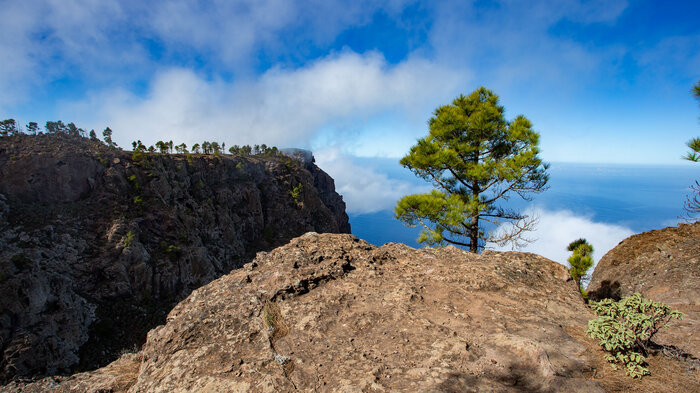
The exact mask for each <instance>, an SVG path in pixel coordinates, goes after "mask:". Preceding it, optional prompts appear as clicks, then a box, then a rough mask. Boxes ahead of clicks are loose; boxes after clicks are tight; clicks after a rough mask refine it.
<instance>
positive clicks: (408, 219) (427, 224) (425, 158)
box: [395, 87, 549, 252]
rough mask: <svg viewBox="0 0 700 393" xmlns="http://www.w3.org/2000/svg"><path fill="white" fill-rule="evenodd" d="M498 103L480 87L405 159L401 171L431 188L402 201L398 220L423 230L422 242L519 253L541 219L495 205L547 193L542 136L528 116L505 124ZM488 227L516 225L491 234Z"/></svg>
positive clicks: (440, 114) (437, 120)
mask: <svg viewBox="0 0 700 393" xmlns="http://www.w3.org/2000/svg"><path fill="white" fill-rule="evenodd" d="M503 111H504V108H503V107H502V106H500V105H498V96H497V95H495V94H493V92H491V91H490V90H487V89H486V88H484V87H481V88H479V89H477V90H475V91H474V92H473V93H471V94H470V95H469V96H464V95H461V96H459V97H457V98H456V99H455V100H454V101H453V102H452V104H451V105H445V106H441V107H439V108H437V109H436V110H435V113H434V116H433V117H432V118H431V119H430V121H429V129H430V131H429V134H428V136H426V137H425V138H422V139H420V140H419V141H418V143H417V144H416V145H415V146H413V147H412V148H411V150H410V152H409V153H408V154H407V155H406V156H405V157H403V158H402V159H401V165H403V166H404V167H406V168H408V169H410V170H411V171H413V172H414V173H415V174H416V175H417V176H419V177H421V178H423V179H424V180H426V181H429V182H431V183H432V184H433V186H434V187H435V189H434V190H433V191H432V192H430V193H428V194H416V195H408V196H405V197H403V198H402V199H401V200H399V201H398V203H397V205H396V209H395V213H396V218H398V219H400V220H402V221H404V222H405V223H407V224H408V225H411V226H416V225H422V226H423V228H424V230H423V232H422V233H421V236H420V237H419V238H418V241H419V242H422V243H427V244H430V245H434V244H444V243H450V244H455V245H459V246H465V247H469V250H470V251H472V252H478V251H479V249H481V248H483V247H484V244H485V243H487V242H495V243H499V244H506V243H508V242H511V243H514V244H515V245H521V242H522V241H526V239H524V238H523V237H522V235H523V234H524V232H525V231H527V230H531V229H532V228H533V227H534V224H535V221H536V220H535V219H533V218H530V217H527V216H525V215H523V214H520V213H518V212H516V211H513V210H507V209H505V208H503V207H501V206H498V205H497V203H498V202H500V201H501V200H507V199H508V198H509V196H510V195H511V194H517V195H518V196H520V197H522V198H523V199H526V200H529V199H530V198H531V197H530V196H529V194H531V193H539V192H541V191H543V190H545V189H546V184H547V181H548V178H549V177H548V175H547V174H546V169H547V167H548V165H547V164H544V163H543V162H542V160H541V159H540V158H539V148H538V143H539V134H537V133H536V132H535V131H533V129H532V125H531V123H530V121H529V120H528V119H526V118H525V117H524V116H518V117H516V118H515V119H514V120H513V121H510V122H509V121H506V120H505V118H504V116H503ZM484 222H486V223H491V224H493V225H494V226H496V225H500V224H503V223H510V224H511V228H510V229H509V230H503V228H504V227H501V230H500V231H498V232H497V233H492V234H487V233H486V231H485V228H484Z"/></svg>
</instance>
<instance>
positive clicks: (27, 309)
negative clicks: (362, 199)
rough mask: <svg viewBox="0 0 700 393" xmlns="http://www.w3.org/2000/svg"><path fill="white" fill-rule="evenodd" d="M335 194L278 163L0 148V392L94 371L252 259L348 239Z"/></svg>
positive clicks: (80, 148) (64, 146)
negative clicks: (15, 382)
mask: <svg viewBox="0 0 700 393" xmlns="http://www.w3.org/2000/svg"><path fill="white" fill-rule="evenodd" d="M333 188H334V184H333V181H332V179H330V177H328V175H326V174H325V173H324V172H323V171H321V170H320V169H319V168H317V167H316V166H315V165H313V163H312V162H309V163H306V162H300V161H298V160H294V159H292V158H289V157H286V156H230V155H224V156H219V157H217V156H214V155H184V154H174V155H163V154H146V155H141V156H138V155H136V156H132V154H131V152H124V151H121V150H116V149H110V148H108V147H107V146H105V145H103V144H101V143H99V142H93V141H90V140H88V139H86V138H80V137H71V136H67V135H60V134H59V135H39V136H29V135H22V136H14V137H3V138H0V351H1V357H0V382H2V381H7V380H9V379H12V378H14V377H30V376H37V375H53V374H57V373H70V372H72V371H74V370H75V369H76V368H79V369H89V368H96V367H98V366H101V365H105V364H107V363H108V362H109V361H111V360H114V359H115V358H116V357H118V355H119V353H120V352H121V351H122V350H124V349H131V348H132V347H133V346H134V345H140V344H142V343H143V342H144V341H145V336H146V333H147V332H148V331H149V330H150V329H151V328H152V327H154V326H156V325H157V324H159V323H162V322H163V320H164V317H165V315H166V314H167V312H168V311H169V310H170V309H171V308H172V306H173V305H174V304H175V303H176V302H177V301H179V300H181V299H182V298H184V297H185V296H186V295H188V294H189V293H190V292H191V291H192V290H193V289H195V288H198V287H200V286H201V285H203V284H206V283H208V282H210V281H211V280H213V279H215V278H218V277H220V276H222V275H223V274H226V273H228V272H230V271H231V269H233V268H236V267H240V266H242V265H243V264H244V263H245V262H248V261H250V259H252V258H253V257H254V255H255V253H256V252H257V251H259V250H262V249H271V248H272V247H274V246H276V245H279V244H283V243H285V242H287V241H288V240H289V239H291V238H293V237H295V236H299V235H301V234H303V233H305V232H308V231H316V232H349V230H350V226H349V224H348V217H347V215H346V214H345V204H344V203H343V201H342V198H341V197H340V196H339V195H338V194H337V193H336V192H335V190H334V189H333ZM295 190H296V191H295Z"/></svg>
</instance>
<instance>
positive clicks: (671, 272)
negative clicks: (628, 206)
mask: <svg viewBox="0 0 700 393" xmlns="http://www.w3.org/2000/svg"><path fill="white" fill-rule="evenodd" d="M588 290H589V292H590V293H591V297H592V298H593V299H594V300H597V299H601V298H607V297H609V298H615V299H619V298H620V297H624V296H629V295H631V294H633V293H635V292H639V293H641V294H642V295H643V296H644V297H646V298H649V299H652V300H655V301H660V302H664V303H666V304H668V305H670V306H671V307H672V308H674V309H677V310H680V311H682V312H684V313H685V316H684V317H683V319H682V320H680V321H678V320H673V321H671V326H670V327H669V328H668V329H665V330H662V331H661V332H660V333H659V335H658V336H655V341H657V342H659V343H660V344H665V345H673V346H676V347H677V348H680V349H681V350H683V351H684V352H686V353H689V354H691V355H692V356H694V357H695V358H700V222H698V223H695V224H679V225H678V226H677V227H669V228H665V229H661V230H656V231H650V232H645V233H641V234H638V235H634V236H631V237H629V238H627V239H625V240H623V241H622V242H621V243H620V244H618V245H617V246H616V247H615V248H613V249H612V250H610V251H609V252H608V253H607V254H605V256H603V258H602V259H601V260H600V262H598V265H597V266H596V268H595V271H594V272H593V276H592V278H591V283H590V284H589V286H588Z"/></svg>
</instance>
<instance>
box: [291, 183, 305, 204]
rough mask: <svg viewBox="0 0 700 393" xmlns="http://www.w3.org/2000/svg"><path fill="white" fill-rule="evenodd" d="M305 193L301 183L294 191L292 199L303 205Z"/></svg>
mask: <svg viewBox="0 0 700 393" xmlns="http://www.w3.org/2000/svg"><path fill="white" fill-rule="evenodd" d="M303 192H304V185H303V184H301V183H299V184H297V185H296V187H294V188H293V189H292V192H291V194H292V198H293V199H294V202H296V203H301V202H302V201H303V200H304V199H303V198H302V193H303Z"/></svg>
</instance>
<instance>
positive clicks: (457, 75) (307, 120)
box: [65, 51, 468, 147]
mask: <svg viewBox="0 0 700 393" xmlns="http://www.w3.org/2000/svg"><path fill="white" fill-rule="evenodd" d="M467 75H468V74H467V73H465V72H456V71H453V70H451V69H448V68H442V67H440V66H438V65H436V64H434V63H432V62H430V61H428V60H425V59H422V58H410V59H408V60H406V61H404V62H401V63H399V64H395V65H389V64H388V63H387V62H386V60H385V59H384V57H383V56H382V55H381V54H378V53H374V52H371V53H365V54H358V53H355V52H352V51H344V52H342V53H339V54H331V55H329V56H327V57H325V58H322V59H320V60H318V61H316V62H313V63H311V64H309V65H308V66H305V67H301V68H297V69H285V68H280V67H275V68H272V69H270V70H268V71H266V72H265V73H263V74H262V75H260V76H259V77H257V78H255V79H254V80H249V81H237V82H227V81H223V80H220V79H206V78H203V77H201V76H200V75H198V74H196V73H195V72H193V71H191V70H188V69H180V68H178V69H170V70H168V71H164V72H161V73H160V74H158V76H156V78H155V79H154V81H153V82H152V83H151V85H150V87H149V89H148V91H147V93H146V94H145V95H144V96H143V97H141V96H138V95H135V94H132V93H129V92H127V91H125V90H108V91H102V92H98V93H95V94H93V95H92V96H91V97H90V98H89V99H87V100H85V101H82V102H79V103H73V104H67V105H66V106H65V111H66V112H68V113H69V114H70V116H67V118H71V119H81V118H84V117H85V116H87V114H90V115H91V117H92V119H91V121H89V122H87V123H89V126H90V127H91V128H95V129H101V128H104V127H105V126H106V125H109V126H110V127H111V128H112V129H113V130H115V139H116V140H117V141H118V142H121V143H122V144H127V145H128V144H129V143H130V142H131V141H132V140H136V139H142V140H143V141H144V142H145V143H153V142H155V141H156V140H159V139H164V140H170V139H172V140H175V141H178V142H179V141H183V142H185V143H188V144H191V143H194V142H201V138H202V135H206V138H208V139H213V140H219V141H224V142H226V143H227V144H254V143H265V144H267V145H277V146H283V147H287V146H298V147H308V144H309V141H310V140H311V139H312V137H313V135H314V134H315V133H316V132H318V131H319V129H320V128H321V127H326V128H329V127H331V128H332V127H333V125H334V124H342V123H343V122H347V121H357V120H358V119H368V118H370V117H372V116H375V115H380V114H382V113H384V112H386V111H391V110H400V111H402V112H404V113H412V112H416V111H421V110H423V108H426V107H428V108H429V107H431V105H433V103H434V102H441V101H445V100H446V99H449V98H450V97H452V95H453V90H454V89H455V86H460V85H462V84H463V83H464V82H465V79H466V78H467ZM428 111H429V110H426V114H427V113H428ZM421 121H424V119H422V120H421ZM80 123H81V124H85V123H84V122H82V121H81V122H80ZM422 131H423V130H422V127H421V132H422Z"/></svg>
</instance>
